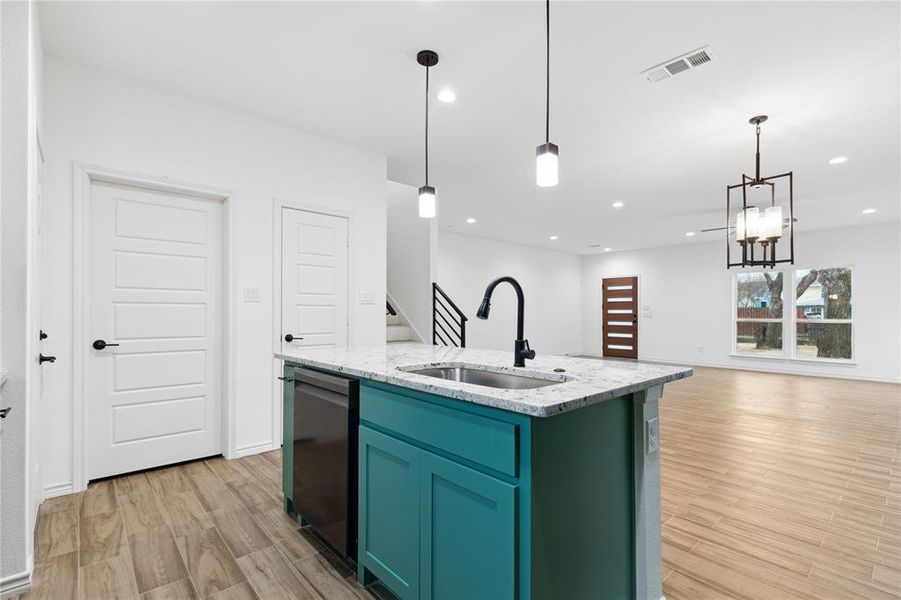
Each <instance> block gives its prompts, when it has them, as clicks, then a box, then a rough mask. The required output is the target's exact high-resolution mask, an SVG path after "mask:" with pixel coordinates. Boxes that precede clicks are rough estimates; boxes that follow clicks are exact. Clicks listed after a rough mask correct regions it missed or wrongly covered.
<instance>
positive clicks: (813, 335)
mask: <svg viewBox="0 0 901 600" xmlns="http://www.w3.org/2000/svg"><path fill="white" fill-rule="evenodd" d="M795 313H796V314H795V317H796V323H797V324H796V326H795V356H797V357H798V358H840V359H846V360H850V359H851V356H852V352H851V350H852V348H851V269H842V268H838V269H819V270H813V269H800V270H797V271H795Z"/></svg>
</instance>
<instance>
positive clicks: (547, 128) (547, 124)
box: [544, 0, 551, 144]
mask: <svg viewBox="0 0 901 600" xmlns="http://www.w3.org/2000/svg"><path fill="white" fill-rule="evenodd" d="M544 14H545V19H544V21H545V56H544V64H545V69H546V70H545V87H544V90H545V91H544V143H545V144H548V143H550V141H551V0H545V2H544Z"/></svg>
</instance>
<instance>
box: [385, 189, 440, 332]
mask: <svg viewBox="0 0 901 600" xmlns="http://www.w3.org/2000/svg"><path fill="white" fill-rule="evenodd" d="M387 185H388V293H389V294H391V297H392V298H394V300H395V301H396V302H397V304H398V305H399V308H400V309H401V310H403V313H404V316H406V317H407V319H408V320H409V322H410V324H411V325H412V326H413V327H414V328H415V329H416V331H417V332H418V333H419V335H420V336H421V337H422V340H423V341H425V342H427V343H431V342H432V281H434V277H435V268H436V261H437V257H436V254H437V252H436V248H437V237H438V224H437V219H423V218H422V217H420V216H419V197H418V190H417V189H416V188H415V187H413V186H411V185H405V184H403V183H396V182H394V181H389V182H388V184H387Z"/></svg>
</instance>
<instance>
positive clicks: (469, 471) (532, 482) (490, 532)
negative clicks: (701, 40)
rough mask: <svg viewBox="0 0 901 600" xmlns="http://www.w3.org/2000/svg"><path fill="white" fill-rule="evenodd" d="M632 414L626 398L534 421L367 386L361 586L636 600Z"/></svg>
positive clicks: (460, 598)
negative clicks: (380, 584)
mask: <svg viewBox="0 0 901 600" xmlns="http://www.w3.org/2000/svg"><path fill="white" fill-rule="evenodd" d="M632 410H633V409H632V398H631V396H623V397H622V398H616V399H612V400H609V401H606V402H603V403H600V404H596V405H594V406H589V407H586V408H584V409H582V410H579V411H573V412H569V413H563V414H560V415H557V416H554V417H548V418H535V417H530V416H527V415H523V414H519V413H513V412H510V411H504V410H500V409H496V408H491V407H486V406H480V405H475V404H471V403H467V402H461V401H459V400H454V399H452V398H448V397H445V396H438V395H434V394H427V393H423V392H419V391H414V390H409V389H406V388H400V387H396V386H391V385H386V384H382V383H379V382H374V381H370V380H363V381H362V383H361V386H360V475H359V477H360V479H359V481H360V491H359V493H360V504H359V549H358V561H357V562H358V564H357V569H358V572H357V575H358V578H359V581H360V583H362V584H367V583H369V582H370V581H372V579H373V577H377V578H379V579H381V580H382V582H383V583H384V584H385V585H386V586H387V587H388V588H390V589H391V590H392V591H393V592H394V593H395V594H397V595H398V596H399V597H400V598H402V599H403V600H420V599H422V600H537V599H541V600H560V599H562V598H566V599H573V600H582V599H585V600H607V599H610V600H620V599H623V600H627V599H632V598H634V597H635V573H636V567H635V552H636V546H635V520H634V514H633V506H634V502H635V497H634V490H635V488H634V485H633V475H632V467H633V464H632V451H633V441H632V419H633V412H632ZM377 480H379V481H377Z"/></svg>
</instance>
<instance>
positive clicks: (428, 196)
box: [419, 185, 435, 219]
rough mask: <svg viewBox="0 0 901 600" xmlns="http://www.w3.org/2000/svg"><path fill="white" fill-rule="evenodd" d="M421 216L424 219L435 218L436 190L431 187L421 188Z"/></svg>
mask: <svg viewBox="0 0 901 600" xmlns="http://www.w3.org/2000/svg"><path fill="white" fill-rule="evenodd" d="M419 216H420V217H422V218H424V219H432V218H434V217H435V188H433V187H432V186H430V185H424V186H422V187H421V188H419Z"/></svg>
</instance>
